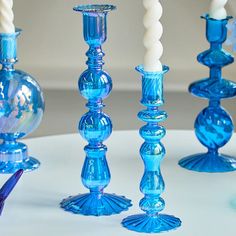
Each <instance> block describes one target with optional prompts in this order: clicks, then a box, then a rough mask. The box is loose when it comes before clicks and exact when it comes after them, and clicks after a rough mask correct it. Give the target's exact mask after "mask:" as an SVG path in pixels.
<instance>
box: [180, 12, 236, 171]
mask: <svg viewBox="0 0 236 236" xmlns="http://www.w3.org/2000/svg"><path fill="white" fill-rule="evenodd" d="M203 18H204V19H205V20H206V36H207V40H208V41H209V43H210V45H211V47H210V49H209V50H207V51H205V52H203V53H201V54H200V55H199V56H198V61H199V62H200V63H202V64H203V65H205V66H207V67H209V68H210V77H209V78H207V79H203V80H200V81H197V82H195V83H193V84H191V85H190V87H189V91H190V92H191V93H192V94H193V95H195V96H198V97H200V98H205V99H209V106H208V107H207V108H205V109H204V110H203V111H202V112H200V114H199V115H198V117H197V119H196V121H195V132H196V136H197V138H198V140H199V141H200V142H201V144H202V145H204V146H205V147H206V148H207V149H208V152H207V153H200V154H195V155H192V156H189V157H186V158H184V159H182V160H180V162H179V165H180V166H182V167H184V168H186V169H189V170H193V171H199V172H212V173H214V172H228V171H234V170H236V159H235V158H234V157H230V156H227V155H224V154H220V153H219V151H218V150H219V148H221V147H223V146H224V145H225V144H226V143H227V142H228V141H229V140H230V138H231V136H232V134H233V130H234V125H233V121H232V119H231V117H230V115H229V114H228V113H227V111H226V110H225V109H224V108H223V107H222V106H221V99H226V98H232V97H235V96H236V84H235V83H234V82H232V81H229V80H226V79H224V78H222V68H223V67H224V66H227V65H229V64H231V63H233V62H234V58H233V57H232V56H231V55H230V54H229V53H228V52H226V51H225V50H224V49H222V44H223V43H224V42H225V40H226V38H227V27H226V25H227V23H228V20H229V19H230V18H231V17H228V18H227V19H224V20H215V19H211V18H210V17H209V16H208V15H207V16H205V17H203Z"/></svg>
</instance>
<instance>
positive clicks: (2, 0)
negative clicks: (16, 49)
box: [0, 0, 15, 34]
mask: <svg viewBox="0 0 236 236" xmlns="http://www.w3.org/2000/svg"><path fill="white" fill-rule="evenodd" d="M12 7H13V0H0V33H9V34H10V33H14V32H15V26H14V24H13V20H14V14H13V10H12Z"/></svg>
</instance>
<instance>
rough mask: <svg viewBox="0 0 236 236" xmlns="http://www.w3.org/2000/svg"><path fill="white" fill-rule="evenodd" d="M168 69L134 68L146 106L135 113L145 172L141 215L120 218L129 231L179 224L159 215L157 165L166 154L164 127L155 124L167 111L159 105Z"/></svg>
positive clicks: (161, 189) (160, 180)
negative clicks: (152, 70) (146, 69)
mask: <svg viewBox="0 0 236 236" xmlns="http://www.w3.org/2000/svg"><path fill="white" fill-rule="evenodd" d="M168 70H169V68H168V67H167V66H164V67H163V71H161V72H146V71H145V70H144V69H143V67H142V66H138V67H137V71H138V72H140V73H141V74H142V99H141V104H142V105H144V106H145V107H147V109H146V110H143V111H141V112H139V114H138V117H139V119H140V120H142V121H144V122H147V124H146V125H145V126H143V127H142V128H141V129H140V135H141V137H142V138H143V139H144V140H145V142H144V143H143V145H142V146H141V148H140V155H141V157H142V159H143V162H144V165H145V171H144V175H143V177H142V180H141V183H140V190H141V192H142V193H143V194H144V198H143V199H141V201H140V203H139V206H140V208H141V210H143V211H144V212H145V214H138V215H131V216H129V217H127V218H125V219H124V220H123V221H122V225H123V226H124V227H126V228H127V229H129V230H132V231H136V232H141V233H160V232H165V231H170V230H173V229H176V228H178V227H180V226H181V220H180V219H179V218H176V217H175V216H172V215H166V214H160V212H161V211H163V210H164V208H165V202H164V200H163V199H162V198H161V194H162V193H163V192H164V188H165V184H164V180H163V177H162V174H161V169H160V165H161V161H162V160H163V158H164V156H165V153H166V151H165V147H164V146H163V144H162V143H161V139H162V138H163V137H164V136H165V134H166V130H165V128H164V127H163V126H161V125H159V122H163V121H165V120H166V119H167V113H166V112H165V111H162V110H160V109H159V107H160V106H162V105H163V104H164V99H163V79H164V74H165V73H167V72H168Z"/></svg>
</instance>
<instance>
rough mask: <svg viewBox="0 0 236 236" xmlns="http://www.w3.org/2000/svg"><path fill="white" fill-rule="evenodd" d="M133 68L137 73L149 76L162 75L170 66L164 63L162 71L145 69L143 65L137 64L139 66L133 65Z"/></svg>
mask: <svg viewBox="0 0 236 236" xmlns="http://www.w3.org/2000/svg"><path fill="white" fill-rule="evenodd" d="M135 69H136V71H138V72H139V73H141V74H143V75H150V76H155V75H164V74H166V73H167V72H168V71H169V70H170V68H169V67H168V66H166V65H163V66H162V71H145V69H144V66H143V65H139V66H137V67H135Z"/></svg>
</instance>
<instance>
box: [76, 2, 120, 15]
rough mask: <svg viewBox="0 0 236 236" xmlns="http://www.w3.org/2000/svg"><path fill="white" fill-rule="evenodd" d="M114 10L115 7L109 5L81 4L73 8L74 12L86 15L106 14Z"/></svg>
mask: <svg viewBox="0 0 236 236" xmlns="http://www.w3.org/2000/svg"><path fill="white" fill-rule="evenodd" d="M115 9H116V6H114V5H111V4H85V5H84V4H83V5H78V6H75V7H74V8H73V10H74V11H78V12H88V13H90V12H91V13H106V12H109V11H113V10H115Z"/></svg>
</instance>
